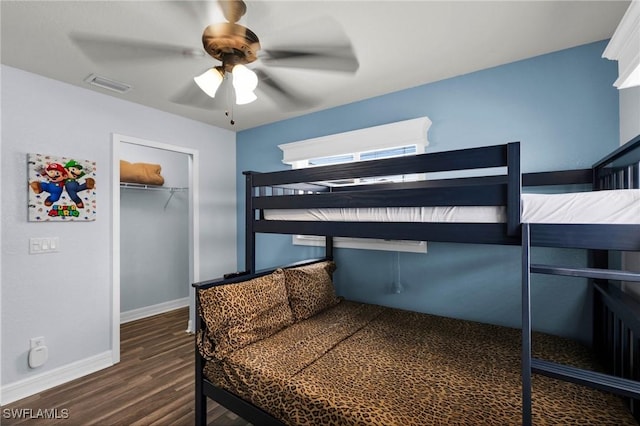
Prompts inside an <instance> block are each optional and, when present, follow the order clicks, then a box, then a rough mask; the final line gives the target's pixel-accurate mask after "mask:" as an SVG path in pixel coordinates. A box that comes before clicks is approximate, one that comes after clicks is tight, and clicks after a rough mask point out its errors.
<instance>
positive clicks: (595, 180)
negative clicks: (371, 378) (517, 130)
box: [194, 136, 640, 424]
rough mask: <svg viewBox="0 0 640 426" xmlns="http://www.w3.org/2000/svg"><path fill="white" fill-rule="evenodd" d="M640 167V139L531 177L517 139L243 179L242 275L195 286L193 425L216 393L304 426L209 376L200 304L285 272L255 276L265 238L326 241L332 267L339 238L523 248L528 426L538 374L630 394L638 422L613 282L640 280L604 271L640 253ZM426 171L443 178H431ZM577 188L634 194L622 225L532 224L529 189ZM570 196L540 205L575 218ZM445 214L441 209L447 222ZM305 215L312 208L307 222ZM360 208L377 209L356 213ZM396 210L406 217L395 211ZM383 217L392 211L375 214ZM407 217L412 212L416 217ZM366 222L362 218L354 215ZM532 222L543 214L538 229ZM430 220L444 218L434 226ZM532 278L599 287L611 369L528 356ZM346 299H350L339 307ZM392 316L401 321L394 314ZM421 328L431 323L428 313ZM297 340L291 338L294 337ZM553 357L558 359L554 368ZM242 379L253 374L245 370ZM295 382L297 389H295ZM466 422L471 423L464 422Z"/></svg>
mask: <svg viewBox="0 0 640 426" xmlns="http://www.w3.org/2000/svg"><path fill="white" fill-rule="evenodd" d="M639 165H640V136H639V137H637V138H635V139H634V140H632V141H630V142H628V143H627V144H625V145H624V146H622V147H620V148H619V149H617V150H616V151H614V152H613V153H611V154H610V155H607V156H606V157H605V158H603V159H602V160H601V161H599V162H597V163H596V164H594V166H593V167H592V168H591V169H584V170H571V171H561V172H542V173H528V174H523V173H521V169H520V144H519V143H517V142H515V143H509V144H505V145H496V146H489V147H480V148H471V149H463V150H456V151H448V152H437V153H430V154H422V155H416V156H413V157H402V158H391V159H383V160H373V161H367V162H360V163H354V164H348V165H332V166H323V167H316V168H310V169H301V170H288V171H277V172H271V173H256V172H245V173H244V175H245V179H246V197H245V207H246V216H245V217H246V243H245V250H246V251H245V259H246V265H245V266H246V271H243V272H239V273H234V274H229V275H227V276H225V277H224V278H222V279H216V280H211V281H206V282H202V283H196V284H194V286H195V287H196V289H197V291H196V295H197V296H196V305H197V310H198V312H199V314H198V316H197V333H198V350H196V422H197V423H198V424H204V422H205V421H206V400H207V397H209V398H212V399H214V400H215V401H218V402H219V403H220V404H221V405H223V406H225V407H227V408H229V409H231V410H232V411H235V412H237V413H239V414H240V415H241V416H243V417H245V418H247V419H248V420H249V421H252V422H253V423H255V424H295V423H297V420H295V419H294V420H291V419H286V420H284V421H283V419H282V417H281V416H280V418H278V417H277V416H274V415H273V413H272V412H269V410H268V409H265V407H262V408H261V407H259V406H256V404H255V400H254V403H252V401H250V400H251V396H252V390H251V389H245V392H244V393H243V392H242V391H238V390H235V393H234V392H232V391H230V390H229V389H228V388H227V389H225V388H224V387H223V386H221V385H219V384H217V383H214V382H215V380H212V379H211V376H212V375H215V372H212V370H211V369H210V366H211V359H212V358H211V357H209V356H207V354H206V352H207V347H206V346H207V345H209V349H211V345H212V344H211V342H209V343H207V338H206V331H207V326H208V325H207V320H206V319H205V318H203V314H202V310H203V309H202V305H201V303H202V301H201V297H203V296H202V295H203V294H204V292H205V291H207V290H210V289H213V288H221V287H225V286H227V285H236V284H242V283H246V282H247V281H251V280H254V279H259V278H261V277H266V276H270V275H271V274H274V273H279V272H278V271H279V269H276V268H273V269H268V270H262V271H256V266H255V265H256V259H255V255H256V253H255V246H256V244H255V237H256V234H258V233H277V234H304V235H321V236H326V259H325V261H326V260H331V259H332V258H333V244H332V237H336V236H346V237H366V238H378V239H396V240H417V241H441V242H457V243H477V244H507V245H520V246H522V267H523V272H522V308H523V309H522V329H521V330H520V331H519V333H520V336H518V337H519V338H518V339H517V346H518V349H516V351H517V350H520V351H521V353H520V355H519V356H520V357H521V382H519V383H521V398H520V401H521V404H522V407H521V420H522V423H523V424H531V422H532V390H531V388H532V381H535V380H536V379H533V378H532V373H537V374H539V375H540V376H546V377H545V379H546V378H549V377H550V378H553V379H554V380H555V379H561V380H562V381H563V382H570V383H567V384H569V385H573V384H579V385H586V386H587V387H588V388H595V389H598V390H599V391H606V392H607V394H609V393H613V394H617V395H622V396H623V397H625V398H628V399H629V404H630V408H631V411H632V412H633V414H634V416H636V419H637V418H640V407H639V406H638V405H637V402H636V401H637V400H638V399H640V384H639V383H638V380H640V338H639V336H640V322H639V321H638V318H639V317H638V312H640V310H638V309H637V307H636V306H635V302H634V301H633V300H632V299H631V298H629V297H628V296H627V295H626V294H625V293H623V292H621V291H619V290H618V286H617V285H611V284H609V282H610V281H611V280H613V281H625V282H639V281H640V274H638V273H632V272H628V271H621V270H611V269H609V265H608V261H609V253H610V252H612V251H640V220H639V219H638V218H640V198H638V193H639V192H640V190H634V189H632V188H640V167H639ZM469 170H473V173H472V174H469V173H468V171H469ZM461 171H462V172H461ZM416 173H417V174H425V176H426V177H427V178H426V179H424V180H420V181H412V182H402V183H376V184H369V185H354V186H348V187H336V186H331V185H328V184H327V182H330V181H335V180H344V179H356V178H364V177H373V176H389V175H406V174H416ZM429 176H436V178H428V177H429ZM441 176H445V177H441ZM574 184H578V185H590V186H592V189H593V190H594V191H592V192H585V193H584V194H582V193H581V194H577V195H576V194H573V195H570V197H574V196H576V197H578V198H581V197H583V196H584V197H586V199H587V201H586V202H587V203H593V200H592V199H589V197H593V196H594V195H593V194H594V193H595V192H598V194H596V195H597V196H599V195H603V196H605V197H606V196H611V195H613V196H614V197H616V196H619V195H622V194H624V196H625V197H627V196H628V197H630V198H627V202H628V203H629V205H628V207H627V208H625V209H623V210H624V212H622V213H623V215H622V217H620V218H619V219H618V218H617V216H615V217H616V218H614V215H615V214H614V213H611V212H607V213H606V214H604V217H596V218H595V219H590V218H586V219H578V223H558V221H557V220H556V219H550V220H548V221H545V220H544V219H542V220H540V219H539V218H535V215H534V216H529V213H528V212H529V211H531V210H532V208H531V207H530V206H534V205H535V204H532V203H534V202H536V200H535V198H536V197H537V196H534V195H530V194H528V193H526V192H525V193H523V186H524V187H538V186H545V185H574ZM562 197H566V195H563V194H553V195H549V196H544V197H543V198H546V199H551V200H555V201H558V200H560V204H559V205H557V206H556V207H557V208H556V207H554V208H553V209H552V210H557V209H560V210H562V209H569V210H570V211H569V213H571V209H573V212H576V207H575V206H576V205H577V204H575V203H578V202H581V201H580V200H577V201H576V199H573V198H572V199H571V200H570V201H567V200H566V199H565V198H562ZM605 203H606V202H605ZM606 204H611V203H606ZM587 205H590V206H593V205H594V204H587ZM477 208H481V209H485V210H486V209H488V210H490V211H495V212H496V213H495V216H492V218H490V219H482V220H481V221H473V220H469V219H468V218H469V217H473V216H474V215H475V214H476V210H473V209H477ZM416 209H417V210H416ZM424 209H427V210H426V211H425V210H424ZM433 209H436V210H433ZM437 209H444V213H445V214H444V216H443V215H442V214H440V213H442V212H441V211H439V210H437ZM533 210H536V209H535V208H534V209H533ZM577 210H578V211H581V212H583V211H584V212H587V213H589V212H595V213H598V209H594V208H593V207H590V208H577ZM309 211H312V212H313V213H312V214H311V215H309V214H308V212H309ZM360 211H367V212H369V213H371V212H373V213H371V214H365V215H360V214H358V212H360ZM399 211H400V212H401V213H399V214H400V215H397V213H398V212H399ZM451 211H454V212H455V211H461V212H463V216H462V217H463V219H459V218H458V217H457V216H455V215H453V217H449V215H448V214H449V213H450V212H451ZM380 212H382V213H384V214H379V213H380ZM389 212H390V213H389ZM402 212H404V213H406V212H408V216H406V215H403V213H402ZM469 212H470V213H469ZM387 213H389V214H387ZM629 213H630V214H629ZM332 214H338V218H336V217H334V216H331V215H332ZM491 214H493V213H491ZM291 215H293V216H291ZM465 215H466V216H465ZM359 216H361V217H363V218H364V220H355V219H354V218H357V217H359ZM381 216H383V217H385V218H386V221H377V220H376V221H373V220H371V217H375V218H379V217H381ZM601 216H602V215H601ZM407 217H409V219H407ZM416 217H419V218H420V219H419V221H415V218H416ZM442 217H446V219H442ZM528 217H534V218H535V219H534V221H531V222H530V221H529V219H528ZM433 218H436V219H435V220H436V221H435V222H434V221H433V220H434V219H433ZM459 220H463V221H462V222H460V221H459ZM532 246H542V247H560V248H581V249H588V250H589V253H590V259H591V260H590V263H591V264H590V265H589V268H567V267H563V266H558V265H537V264H531V261H530V250H531V247H532ZM299 267H301V266H300V265H292V266H290V267H289V268H285V269H284V270H285V271H286V270H289V269H296V268H299ZM302 267H305V266H302ZM536 273H539V274H554V275H565V276H570V277H586V278H589V279H590V280H591V281H590V282H591V284H592V286H593V289H594V325H593V330H594V333H593V347H594V348H596V349H597V353H598V355H599V357H600V362H601V363H603V365H604V366H605V370H604V372H596V371H592V370H591V369H590V368H592V367H593V365H590V364H589V363H587V364H589V365H587V364H584V363H583V364H582V365H580V363H577V364H575V365H564V364H563V363H562V362H563V360H564V358H563V356H560V355H558V356H556V355H554V354H553V353H549V354H548V355H549V356H550V357H551V360H548V359H542V358H535V357H534V356H533V355H532V353H533V354H536V355H540V354H542V356H545V354H544V353H542V352H536V348H535V343H534V344H533V345H532V339H533V340H535V341H536V342H537V341H540V339H542V341H544V339H545V338H544V337H540V336H538V337H532V336H536V333H533V332H532V330H531V298H530V289H531V274H536ZM349 303H350V302H347V301H344V303H342V304H337V305H336V306H345V305H348V304H349ZM334 309H338V308H331V309H328V310H327V312H333V310H334ZM340 309H342V308H340ZM358 309H359V308H358ZM362 309H364V308H362ZM322 315H329V316H330V315H333V314H332V313H324V314H322ZM381 315H383V314H381ZM384 315H390V316H393V315H400V314H398V313H396V312H390V313H385V314H384ZM409 315H410V314H409ZM422 315H426V314H422ZM416 321H417V322H420V321H426V320H425V319H424V317H421V319H420V320H416ZM295 326H298V327H300V326H299V325H298V324H294V327H295ZM288 329H289V328H287V330H288ZM298 332H299V331H298ZM282 333H284V332H282ZM282 333H280V334H282ZM291 333H294V334H295V332H293V331H291ZM280 334H276V335H277V336H279V335H280ZM285 334H286V333H285ZM512 337H513V336H512ZM343 338H344V336H343ZM536 339H538V340H536ZM267 340H268V339H267ZM345 340H347V339H345ZM520 343H521V344H520ZM260 344H262V343H260ZM260 344H258V346H260ZM265 344H266V343H265ZM542 346H545V345H544V344H542ZM261 350H264V351H266V352H268V351H269V350H270V349H268V348H265V347H262V349H261ZM543 352H544V351H543ZM251 356H256V354H253V355H251ZM554 358H557V359H555V362H554ZM205 371H207V372H208V375H207V373H205ZM238 374H239V375H240V376H242V375H243V374H244V375H247V377H249V376H251V377H252V378H253V379H255V377H254V376H252V375H251V374H250V373H249V372H247V371H243V373H242V374H240V373H238ZM249 387H250V386H249ZM295 387H296V386H295V384H294V385H291V386H290V388H295ZM290 391H291V389H290ZM292 392H293V391H292ZM487 392H488V395H489V396H488V398H491V391H490V390H489V391H487ZM238 394H241V395H243V396H244V398H242V397H240V396H238ZM496 398H498V397H497V396H496ZM608 405H612V404H608ZM461 409H462V408H461ZM458 419H459V420H460V421H461V424H464V421H462V420H461V419H462V418H461V417H460V418H458ZM485 420H487V419H485ZM341 421H344V422H346V423H348V422H355V423H358V422H357V421H355V420H353V419H350V420H349V421H347V420H345V419H341V420H340V419H339V420H338V421H336V424H340V423H341ZM487 423H488V424H490V423H491V422H490V421H487Z"/></svg>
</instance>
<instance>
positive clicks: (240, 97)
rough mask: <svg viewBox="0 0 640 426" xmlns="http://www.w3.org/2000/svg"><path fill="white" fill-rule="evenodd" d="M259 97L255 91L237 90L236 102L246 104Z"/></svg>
mask: <svg viewBox="0 0 640 426" xmlns="http://www.w3.org/2000/svg"><path fill="white" fill-rule="evenodd" d="M256 99H258V97H257V96H256V94H255V93H253V92H252V91H248V92H243V91H238V90H236V104H237V105H246V104H250V103H251V102H253V101H255V100H256Z"/></svg>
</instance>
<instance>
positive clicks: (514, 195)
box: [507, 142, 522, 236]
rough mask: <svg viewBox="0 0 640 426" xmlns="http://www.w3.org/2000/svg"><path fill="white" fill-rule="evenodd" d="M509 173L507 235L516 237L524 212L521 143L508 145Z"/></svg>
mask: <svg viewBox="0 0 640 426" xmlns="http://www.w3.org/2000/svg"><path fill="white" fill-rule="evenodd" d="M507 173H508V176H507V206H508V207H507V235H509V236H516V235H518V231H519V230H520V214H521V213H520V212H521V211H522V206H521V203H522V174H521V171H520V142H510V143H508V144H507Z"/></svg>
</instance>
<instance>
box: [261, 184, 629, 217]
mask: <svg viewBox="0 0 640 426" xmlns="http://www.w3.org/2000/svg"><path fill="white" fill-rule="evenodd" d="M264 217H265V219H266V220H290V221H296V220H298V221H343V222H462V223H505V222H506V221H507V215H506V208H505V207H504V206H454V207H380V208H375V207H373V208H327V209H322V208H319V209H308V210H299V209H269V210H265V211H264ZM521 221H522V222H523V223H581V224H640V189H621V190H610V191H593V192H573V193H562V194H522V220H521Z"/></svg>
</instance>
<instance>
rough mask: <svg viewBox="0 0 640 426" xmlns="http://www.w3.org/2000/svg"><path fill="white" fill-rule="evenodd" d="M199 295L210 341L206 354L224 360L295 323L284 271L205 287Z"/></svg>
mask: <svg viewBox="0 0 640 426" xmlns="http://www.w3.org/2000/svg"><path fill="white" fill-rule="evenodd" d="M199 298H200V314H201V316H202V319H203V320H204V322H205V326H206V329H207V337H208V338H209V339H210V341H211V342H210V343H211V345H207V346H208V347H207V351H206V352H208V354H203V355H209V356H214V357H216V358H218V359H223V358H224V357H226V356H227V355H229V354H230V353H232V352H233V351H236V350H238V349H241V348H244V347H245V346H247V345H249V344H251V343H254V342H257V341H258V340H262V339H264V338H267V337H269V336H271V335H273V334H275V333H276V332H278V331H280V330H282V329H283V328H284V327H287V326H289V325H291V324H293V317H292V314H291V308H290V307H289V301H288V298H287V290H286V287H285V284H284V273H283V272H282V270H277V271H275V272H273V273H272V274H269V275H266V276H264V277H258V278H254V279H251V280H249V281H245V282H242V283H238V284H228V285H221V286H217V287H211V288H208V289H206V290H202V291H200V292H199ZM201 349H202V346H201Z"/></svg>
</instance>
